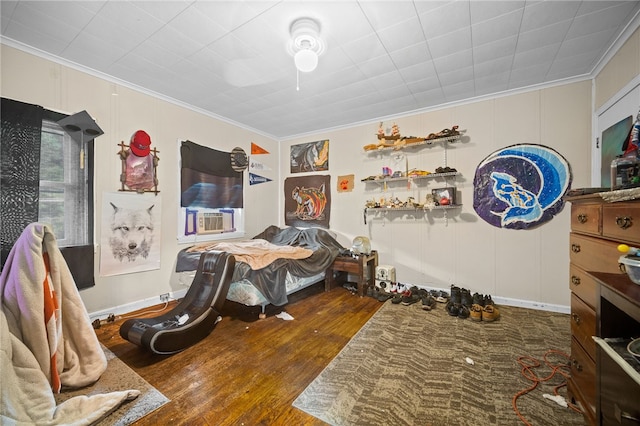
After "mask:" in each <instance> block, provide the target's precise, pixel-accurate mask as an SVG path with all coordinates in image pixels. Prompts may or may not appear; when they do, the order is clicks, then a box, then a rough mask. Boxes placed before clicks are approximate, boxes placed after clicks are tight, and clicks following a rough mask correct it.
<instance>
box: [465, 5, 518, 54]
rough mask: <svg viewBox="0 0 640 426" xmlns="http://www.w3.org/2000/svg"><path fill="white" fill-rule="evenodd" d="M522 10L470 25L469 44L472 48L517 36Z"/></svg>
mask: <svg viewBox="0 0 640 426" xmlns="http://www.w3.org/2000/svg"><path fill="white" fill-rule="evenodd" d="M521 20H522V9H517V10H515V11H513V12H509V13H507V14H504V15H500V16H498V17H496V18H493V19H489V20H487V21H482V22H478V23H477V24H472V25H471V42H472V43H473V45H474V46H480V45H482V44H485V43H491V42H493V41H495V40H500V39H503V38H507V37H512V36H515V35H517V34H518V31H519V29H520V22H521Z"/></svg>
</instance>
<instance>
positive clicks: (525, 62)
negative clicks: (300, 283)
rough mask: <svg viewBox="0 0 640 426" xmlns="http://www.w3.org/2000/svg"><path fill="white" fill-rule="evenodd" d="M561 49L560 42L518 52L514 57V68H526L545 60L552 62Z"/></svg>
mask: <svg viewBox="0 0 640 426" xmlns="http://www.w3.org/2000/svg"><path fill="white" fill-rule="evenodd" d="M559 49H560V43H558V44H553V45H549V46H541V47H539V48H538V49H531V50H527V51H526V52H521V53H516V55H515V57H514V58H513V64H512V68H513V69H519V68H526V67H530V66H532V65H536V64H540V63H543V62H548V63H551V61H552V59H553V58H555V56H556V55H557V54H558V50H559ZM549 58H551V59H549Z"/></svg>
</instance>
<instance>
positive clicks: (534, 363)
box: [512, 349, 582, 426]
mask: <svg viewBox="0 0 640 426" xmlns="http://www.w3.org/2000/svg"><path fill="white" fill-rule="evenodd" d="M551 354H556V355H560V356H562V357H564V358H566V360H567V361H569V359H570V358H569V355H567V354H566V353H564V352H562V351H559V350H556V349H549V350H548V351H547V352H546V353H545V354H544V363H545V364H546V365H547V367H549V368H551V374H549V375H548V376H547V377H545V378H542V379H541V378H539V377H538V376H537V375H536V373H535V371H534V368H537V367H540V365H541V363H540V361H538V360H537V359H535V358H533V357H530V356H521V357H518V364H520V366H521V367H522V368H521V369H520V372H521V373H522V375H523V376H524V377H525V378H526V379H527V380H530V381H531V382H532V384H531V386H529V387H528V388H527V389H524V390H521V391H520V392H518V393H517V394H515V395H514V397H513V400H512V404H513V410H514V411H515V412H516V414H517V415H518V417H519V418H520V420H522V422H523V423H524V424H525V425H527V426H532V425H531V423H529V422H528V421H527V420H526V419H525V418H524V416H523V415H522V414H521V413H520V410H518V405H517V401H518V398H520V397H521V396H522V395H526V394H527V393H529V392H531V391H532V390H534V389H535V388H536V387H537V386H538V383H543V382H546V381H548V380H551V379H552V378H553V377H554V376H555V375H556V373H559V374H561V375H562V376H563V377H564V378H565V380H564V381H563V382H562V383H560V384H559V385H557V386H555V387H554V388H553V393H554V395H559V393H558V389H560V388H561V387H564V386H567V381H566V379H568V378H569V373H570V372H571V368H570V367H569V364H568V363H567V362H564V363H561V364H552V363H551V362H549V360H548V359H547V357H548V356H549V355H551ZM567 404H568V405H569V408H571V409H572V410H574V411H577V412H578V413H582V410H581V409H580V407H578V406H577V405H575V404H572V403H570V402H568V401H567Z"/></svg>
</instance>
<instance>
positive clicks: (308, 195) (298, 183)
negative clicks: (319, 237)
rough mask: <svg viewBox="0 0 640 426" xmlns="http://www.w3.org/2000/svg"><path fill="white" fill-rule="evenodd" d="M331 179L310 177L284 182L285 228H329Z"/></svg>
mask: <svg viewBox="0 0 640 426" xmlns="http://www.w3.org/2000/svg"><path fill="white" fill-rule="evenodd" d="M330 179H331V177H330V176H329V175H312V176H304V177H290V178H286V179H285V180H284V222H285V224H286V225H287V226H298V227H302V228H308V227H312V226H319V227H322V228H329V215H330V212H331V187H330V186H329V184H330Z"/></svg>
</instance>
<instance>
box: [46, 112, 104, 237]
mask: <svg viewBox="0 0 640 426" xmlns="http://www.w3.org/2000/svg"><path fill="white" fill-rule="evenodd" d="M80 155H81V153H80V146H79V144H78V143H76V142H75V141H74V140H73V139H72V138H71V137H70V136H69V134H68V133H66V132H65V131H64V130H63V129H62V128H61V127H60V126H59V125H58V124H57V123H56V122H54V121H50V120H46V119H45V120H43V122H42V140H41V151H40V202H39V208H38V221H40V222H44V223H49V224H51V226H52V227H53V231H54V234H55V236H56V240H57V242H58V246H59V247H71V246H80V245H87V244H90V242H91V240H92V239H91V237H90V230H89V227H88V216H89V215H88V187H87V183H88V173H87V172H88V168H87V167H84V168H81V167H80Z"/></svg>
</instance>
